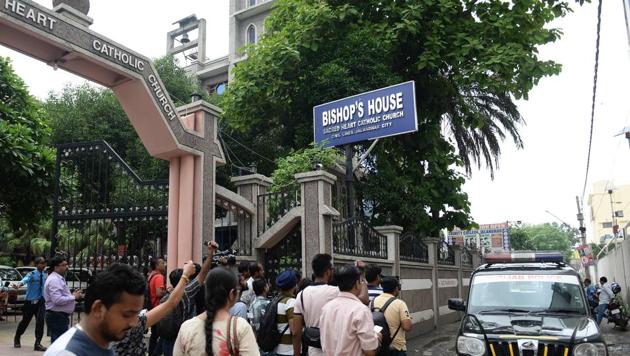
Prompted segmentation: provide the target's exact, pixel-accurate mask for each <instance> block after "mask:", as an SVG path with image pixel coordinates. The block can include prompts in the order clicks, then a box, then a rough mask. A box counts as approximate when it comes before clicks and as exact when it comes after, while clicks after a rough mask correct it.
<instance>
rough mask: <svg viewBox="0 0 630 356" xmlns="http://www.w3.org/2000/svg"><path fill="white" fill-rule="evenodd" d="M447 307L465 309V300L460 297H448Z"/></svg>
mask: <svg viewBox="0 0 630 356" xmlns="http://www.w3.org/2000/svg"><path fill="white" fill-rule="evenodd" d="M448 308H449V309H450V310H458V311H466V302H464V301H463V300H462V299H461V298H449V300H448Z"/></svg>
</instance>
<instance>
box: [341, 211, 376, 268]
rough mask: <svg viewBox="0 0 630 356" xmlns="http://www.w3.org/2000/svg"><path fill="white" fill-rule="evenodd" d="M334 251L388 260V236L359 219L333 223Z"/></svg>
mask: <svg viewBox="0 0 630 356" xmlns="http://www.w3.org/2000/svg"><path fill="white" fill-rule="evenodd" d="M333 251H334V252H335V253H339V254H342V255H348V256H357V257H372V258H382V259H387V236H385V235H383V234H381V233H379V232H378V231H376V230H375V229H374V228H373V227H371V226H370V225H369V224H368V223H366V222H365V221H363V220H361V219H358V218H354V219H348V220H346V221H342V222H338V223H333Z"/></svg>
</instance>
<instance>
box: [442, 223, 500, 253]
mask: <svg viewBox="0 0 630 356" xmlns="http://www.w3.org/2000/svg"><path fill="white" fill-rule="evenodd" d="M508 228H509V226H508V223H507V222H505V223H499V224H484V225H479V228H478V229H470V230H461V229H458V228H455V229H454V230H453V231H449V232H448V240H449V241H450V242H452V243H453V244H457V245H464V244H465V245H467V246H476V247H485V248H486V249H491V250H501V249H503V250H509V249H510V237H509V234H508Z"/></svg>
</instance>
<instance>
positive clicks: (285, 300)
mask: <svg viewBox="0 0 630 356" xmlns="http://www.w3.org/2000/svg"><path fill="white" fill-rule="evenodd" d="M297 281H298V279H297V275H296V274H295V271H293V270H286V271H284V272H282V273H280V275H278V277H277V278H276V287H278V289H279V290H280V296H279V298H280V300H279V301H278V313H277V316H276V323H277V324H278V332H280V343H279V344H278V346H276V349H275V350H274V353H275V354H276V355H278V356H292V355H293V338H292V337H291V331H290V330H289V327H290V325H291V324H293V322H294V321H293V309H294V306H295V288H296V287H297Z"/></svg>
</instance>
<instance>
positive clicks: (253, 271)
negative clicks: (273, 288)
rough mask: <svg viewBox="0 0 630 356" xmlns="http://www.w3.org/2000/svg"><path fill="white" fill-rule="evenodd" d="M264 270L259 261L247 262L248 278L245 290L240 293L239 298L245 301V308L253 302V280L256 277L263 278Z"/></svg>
mask: <svg viewBox="0 0 630 356" xmlns="http://www.w3.org/2000/svg"><path fill="white" fill-rule="evenodd" d="M264 277H265V272H264V270H263V267H262V265H261V264H260V263H256V262H250V264H249V279H247V290H246V291H244V292H243V294H241V300H242V301H243V302H245V304H246V306H247V308H249V306H250V305H252V303H253V302H254V299H256V295H255V294H254V286H253V283H254V280H256V279H258V278H264Z"/></svg>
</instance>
